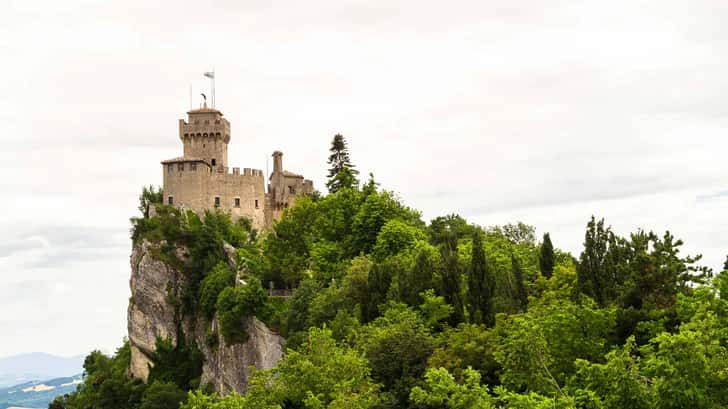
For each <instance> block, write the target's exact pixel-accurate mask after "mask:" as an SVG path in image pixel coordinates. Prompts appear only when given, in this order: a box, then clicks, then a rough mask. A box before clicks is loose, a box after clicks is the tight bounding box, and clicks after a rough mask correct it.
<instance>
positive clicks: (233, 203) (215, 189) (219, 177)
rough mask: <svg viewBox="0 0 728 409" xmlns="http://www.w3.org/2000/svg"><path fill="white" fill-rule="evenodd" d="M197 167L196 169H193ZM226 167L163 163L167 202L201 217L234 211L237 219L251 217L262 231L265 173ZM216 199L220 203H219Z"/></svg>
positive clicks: (195, 163)
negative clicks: (207, 212)
mask: <svg viewBox="0 0 728 409" xmlns="http://www.w3.org/2000/svg"><path fill="white" fill-rule="evenodd" d="M193 166H194V168H195V170H192V169H193ZM227 171H228V169H227V168H225V167H221V166H218V167H216V168H211V167H210V166H208V165H207V164H205V163H204V162H184V161H179V162H175V163H165V164H163V170H162V172H163V174H164V176H163V180H164V185H163V186H164V188H163V193H164V203H165V204H170V197H171V198H172V200H171V204H173V205H175V206H179V207H183V208H187V209H191V210H194V211H195V212H198V213H200V214H202V213H204V211H205V209H214V208H215V207H216V205H217V207H218V208H220V209H221V210H225V211H228V212H230V214H231V216H232V217H233V219H234V220H237V219H238V218H240V217H247V218H249V219H251V220H252V222H253V226H254V227H255V228H257V229H262V228H264V227H265V225H266V219H265V203H266V200H265V199H266V198H265V183H264V180H263V172H262V171H260V170H257V169H249V168H245V169H243V172H242V173H241V172H240V169H238V168H233V169H232V173H228V172H227ZM216 198H217V199H218V201H217V202H216ZM236 199H237V200H236Z"/></svg>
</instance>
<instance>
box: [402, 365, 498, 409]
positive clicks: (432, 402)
mask: <svg viewBox="0 0 728 409" xmlns="http://www.w3.org/2000/svg"><path fill="white" fill-rule="evenodd" d="M424 386H425V388H421V387H419V386H416V387H414V388H412V393H411V394H410V399H411V400H412V402H414V403H415V404H417V405H418V407H424V408H433V409H435V408H437V409H489V408H495V405H494V403H493V401H494V399H493V398H492V397H491V396H490V395H488V387H487V386H483V385H481V384H480V374H479V373H478V372H476V371H474V370H473V369H470V368H468V369H466V370H465V372H464V383H462V384H460V383H457V382H455V378H454V377H453V376H452V375H451V374H450V373H449V372H448V371H447V369H445V368H437V369H434V368H433V369H429V370H428V371H427V373H426V374H425V385H424Z"/></svg>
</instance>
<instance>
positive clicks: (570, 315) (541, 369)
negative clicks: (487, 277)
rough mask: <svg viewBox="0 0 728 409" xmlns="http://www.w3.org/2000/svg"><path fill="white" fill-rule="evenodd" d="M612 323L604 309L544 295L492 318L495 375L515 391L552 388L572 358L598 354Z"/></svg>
mask: <svg viewBox="0 0 728 409" xmlns="http://www.w3.org/2000/svg"><path fill="white" fill-rule="evenodd" d="M613 325H614V317H613V313H612V312H611V311H610V310H602V309H598V308H596V306H594V305H589V304H588V303H585V304H582V305H578V304H574V303H572V302H571V301H569V300H564V299H550V298H549V296H548V294H546V295H545V297H544V298H543V299H542V300H540V303H539V304H535V305H533V306H531V308H529V310H528V312H526V313H524V314H517V315H511V316H507V317H506V316H503V317H502V320H500V321H499V322H498V324H497V326H496V333H497V334H498V336H499V340H498V348H497V349H496V351H495V358H496V361H497V362H498V363H499V364H500V365H501V366H502V367H503V372H502V374H501V376H500V380H501V382H502V383H503V385H504V386H506V387H508V388H509V389H512V390H515V391H533V392H538V393H545V394H550V393H555V392H558V391H559V390H560V388H561V387H562V386H563V385H564V383H565V381H566V380H567V379H568V378H569V377H570V376H571V375H573V374H574V372H575V371H576V367H575V365H574V362H575V361H576V359H587V360H590V361H599V360H600V359H601V357H602V356H603V354H604V353H605V352H606V347H607V338H608V337H609V335H610V331H611V329H612V327H613Z"/></svg>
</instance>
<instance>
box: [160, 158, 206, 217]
mask: <svg viewBox="0 0 728 409" xmlns="http://www.w3.org/2000/svg"><path fill="white" fill-rule="evenodd" d="M169 165H171V169H170V167H169ZM190 165H191V163H184V170H180V169H179V164H178V163H172V164H163V165H162V174H163V175H164V176H163V180H164V182H163V183H164V185H163V186H164V192H163V194H164V203H165V204H169V202H168V198H169V196H172V197H173V198H174V205H176V206H184V207H186V208H188V209H192V210H195V211H199V210H204V209H205V208H206V207H208V206H209V205H208V203H207V202H206V201H205V200H204V198H205V197H207V195H206V192H207V190H208V189H207V184H208V183H209V180H210V168H209V167H208V166H207V165H205V164H203V163H197V169H196V170H195V171H193V170H191V166H190Z"/></svg>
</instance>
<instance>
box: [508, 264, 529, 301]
mask: <svg viewBox="0 0 728 409" xmlns="http://www.w3.org/2000/svg"><path fill="white" fill-rule="evenodd" d="M511 272H512V273H513V281H514V282H515V283H514V284H513V287H514V288H513V290H514V291H513V292H514V297H515V299H516V303H517V304H518V306H519V307H520V308H521V310H523V311H525V310H526V306H528V294H527V293H526V286H525V284H524V283H523V270H522V269H521V263H519V262H518V259H517V258H516V256H515V254H511Z"/></svg>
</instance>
